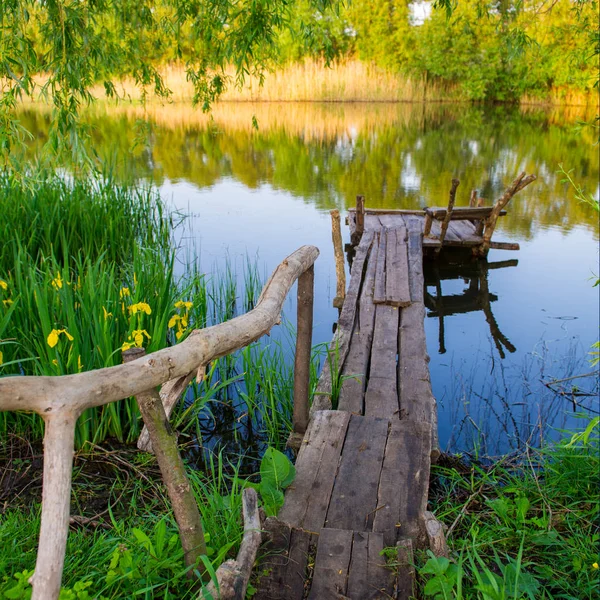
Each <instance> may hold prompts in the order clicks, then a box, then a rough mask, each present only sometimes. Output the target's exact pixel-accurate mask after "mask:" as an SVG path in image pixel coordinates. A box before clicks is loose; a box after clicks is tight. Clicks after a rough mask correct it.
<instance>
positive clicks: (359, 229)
mask: <svg viewBox="0 0 600 600" xmlns="http://www.w3.org/2000/svg"><path fill="white" fill-rule="evenodd" d="M354 218H355V219H356V222H355V225H356V226H355V227H354V233H353V234H352V239H351V240H350V241H351V242H352V244H353V245H354V246H358V244H359V243H360V238H361V237H362V234H363V233H364V231H365V197H364V196H356V212H355V213H354Z"/></svg>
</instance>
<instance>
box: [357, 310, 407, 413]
mask: <svg viewBox="0 0 600 600" xmlns="http://www.w3.org/2000/svg"><path fill="white" fill-rule="evenodd" d="M399 317H400V311H399V310H398V309H397V308H396V307H394V306H388V305H386V304H378V305H377V307H376V308H375V327H374V333H373V344H372V350H371V368H370V372H369V381H368V382H367V389H366V393H365V415H367V416H370V417H381V418H392V417H394V418H396V419H397V418H398V416H399V413H400V405H399V402H398V385H397V379H398V331H399Z"/></svg>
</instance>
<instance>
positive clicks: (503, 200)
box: [478, 171, 537, 256]
mask: <svg viewBox="0 0 600 600" xmlns="http://www.w3.org/2000/svg"><path fill="white" fill-rule="evenodd" d="M536 179H537V177H536V176H535V175H527V176H526V175H525V171H523V172H522V173H521V174H520V175H519V176H518V177H517V178H516V179H515V180H514V181H513V182H512V183H511V184H510V186H509V187H508V188H507V189H506V191H505V192H504V194H502V196H501V197H500V198H499V199H498V200H497V201H496V203H495V204H494V208H492V212H491V213H490V216H489V217H488V218H487V219H486V221H485V231H484V233H483V243H482V244H481V246H479V248H478V254H479V256H486V255H487V253H488V250H489V249H490V242H491V241H492V235H493V234H494V229H495V228H496V222H497V221H498V217H499V216H500V212H501V211H502V209H503V208H504V207H505V206H506V205H507V204H508V203H509V201H510V199H511V198H512V197H513V196H514V195H515V194H516V193H517V192H519V191H521V190H522V189H523V188H525V187H527V186H528V185H529V184H530V183H532V182H533V181H535V180H536Z"/></svg>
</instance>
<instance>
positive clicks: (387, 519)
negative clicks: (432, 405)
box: [373, 420, 431, 546]
mask: <svg viewBox="0 0 600 600" xmlns="http://www.w3.org/2000/svg"><path fill="white" fill-rule="evenodd" d="M430 449H431V427H430V426H429V425H428V424H427V423H418V422H415V421H408V420H406V421H392V422H391V427H390V432H389V434H388V437H387V443H386V447H385V454H384V459H383V466H382V469H381V476H380V479H379V488H378V492H377V508H378V510H377V512H376V513H375V517H374V520H373V531H375V532H379V533H381V534H382V535H383V540H384V543H385V545H386V546H394V545H395V544H396V540H397V539H398V537H406V538H410V539H413V540H415V541H416V542H417V543H418V545H419V546H423V545H424V544H425V532H424V530H423V514H424V512H425V511H426V510H427V493H428V490H429V470H430V464H431V461H430Z"/></svg>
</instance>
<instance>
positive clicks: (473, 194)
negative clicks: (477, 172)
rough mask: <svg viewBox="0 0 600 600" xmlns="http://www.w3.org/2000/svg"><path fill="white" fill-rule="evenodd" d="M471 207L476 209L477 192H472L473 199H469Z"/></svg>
mask: <svg viewBox="0 0 600 600" xmlns="http://www.w3.org/2000/svg"><path fill="white" fill-rule="evenodd" d="M469 206H470V207H471V208H475V207H476V206H477V190H471V198H470V199H469Z"/></svg>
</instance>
